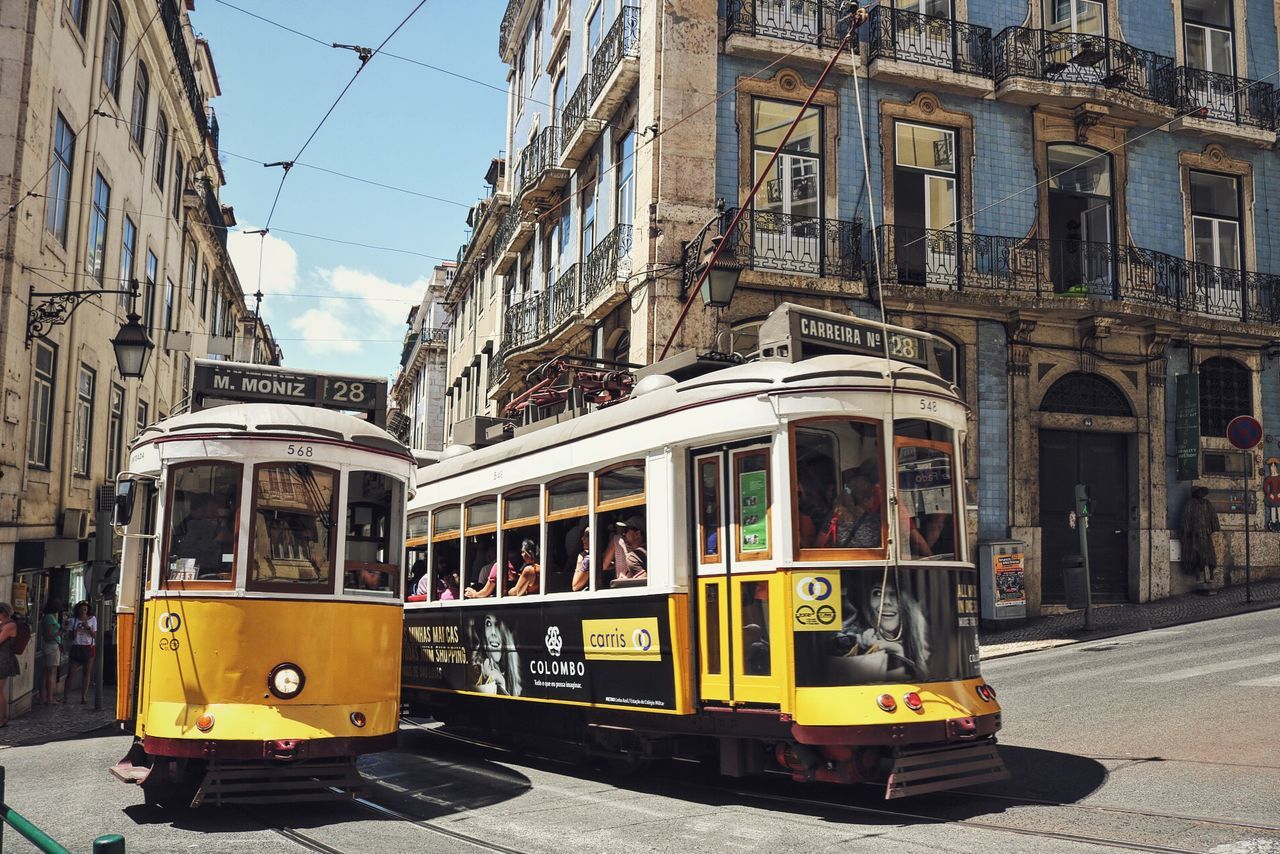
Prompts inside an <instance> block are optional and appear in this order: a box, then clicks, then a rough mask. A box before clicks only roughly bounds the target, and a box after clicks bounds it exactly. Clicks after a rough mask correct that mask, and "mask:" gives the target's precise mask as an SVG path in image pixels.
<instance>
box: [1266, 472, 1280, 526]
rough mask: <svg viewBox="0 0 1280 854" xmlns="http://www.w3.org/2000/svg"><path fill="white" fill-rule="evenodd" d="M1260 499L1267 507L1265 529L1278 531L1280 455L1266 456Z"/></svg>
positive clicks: (1279, 517)
mask: <svg viewBox="0 0 1280 854" xmlns="http://www.w3.org/2000/svg"><path fill="white" fill-rule="evenodd" d="M1262 501H1263V504H1264V505H1265V506H1266V508H1267V530H1268V531H1280V457H1267V462H1266V473H1265V474H1264V475H1263V476H1262Z"/></svg>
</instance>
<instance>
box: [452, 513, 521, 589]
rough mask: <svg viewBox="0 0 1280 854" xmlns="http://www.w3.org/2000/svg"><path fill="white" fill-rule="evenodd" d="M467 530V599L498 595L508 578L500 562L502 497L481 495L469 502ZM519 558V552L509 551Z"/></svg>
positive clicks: (464, 539)
mask: <svg viewBox="0 0 1280 854" xmlns="http://www.w3.org/2000/svg"><path fill="white" fill-rule="evenodd" d="M465 517H466V527H465V528H464V530H463V544H464V546H463V547H464V560H465V561H466V567H465V582H466V589H465V590H463V591H462V595H463V596H464V597H465V598H467V599H484V598H487V597H489V596H496V595H498V586H499V585H500V584H502V583H503V581H504V580H505V579H506V578H508V575H509V574H508V573H506V572H502V571H500V569H499V566H498V499H497V498H492V497H491V498H481V499H477V500H476V501H473V502H471V503H470V504H468V505H467V507H466V511H465ZM505 557H507V558H513V559H517V560H518V559H519V555H506V556H505Z"/></svg>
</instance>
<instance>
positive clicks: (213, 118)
mask: <svg viewBox="0 0 1280 854" xmlns="http://www.w3.org/2000/svg"><path fill="white" fill-rule="evenodd" d="M205 111H206V113H207V115H208V121H207V122H206V124H205V129H206V132H207V133H208V135H209V147H210V148H212V149H213V153H214V154H217V153H218V138H219V136H220V135H221V131H220V130H219V128H218V114H217V113H216V112H215V111H214V109H213V107H206V108H205Z"/></svg>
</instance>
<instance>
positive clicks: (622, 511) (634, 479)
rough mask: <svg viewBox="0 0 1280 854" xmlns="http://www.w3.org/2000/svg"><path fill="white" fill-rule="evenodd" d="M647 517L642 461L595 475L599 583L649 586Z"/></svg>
mask: <svg viewBox="0 0 1280 854" xmlns="http://www.w3.org/2000/svg"><path fill="white" fill-rule="evenodd" d="M646 516H647V514H646V512H645V475H644V462H642V461H635V462H627V463H622V464H621V465H617V466H614V467H612V468H608V469H605V470H604V471H601V472H599V473H597V474H596V518H595V524H596V532H595V541H596V543H604V544H605V546H604V548H603V549H601V550H600V552H599V554H600V572H601V578H600V581H601V582H603V581H605V580H606V579H612V580H610V581H609V584H608V586H609V587H635V586H640V585H644V584H647V583H648V574H649V551H648V549H649V546H648V541H647V538H648V535H649V525H648V521H647V518H646ZM596 586H597V587H601V586H603V585H602V584H600V583H597V585H596Z"/></svg>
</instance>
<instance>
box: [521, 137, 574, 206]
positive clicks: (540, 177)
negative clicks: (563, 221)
mask: <svg viewBox="0 0 1280 854" xmlns="http://www.w3.org/2000/svg"><path fill="white" fill-rule="evenodd" d="M559 161H560V129H559V128H558V127H555V126H554V125H553V126H551V127H548V128H543V129H542V130H541V131H539V132H538V134H537V136H535V137H534V138H533V140H532V141H530V143H529V144H528V145H526V146H525V147H524V151H522V152H520V159H519V161H518V162H517V163H516V169H515V174H514V175H513V176H512V179H511V180H512V184H511V195H512V198H515V199H518V200H519V203H520V205H521V206H523V207H524V208H525V209H526V210H529V209H532V208H533V207H536V206H540V205H545V204H547V203H548V202H549V201H550V199H551V197H552V196H553V195H554V194H555V193H556V192H557V191H558V190H559V189H560V188H561V187H563V186H564V185H565V184H567V183H569V170H568V169H565V168H563V167H561V166H560V165H559Z"/></svg>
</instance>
